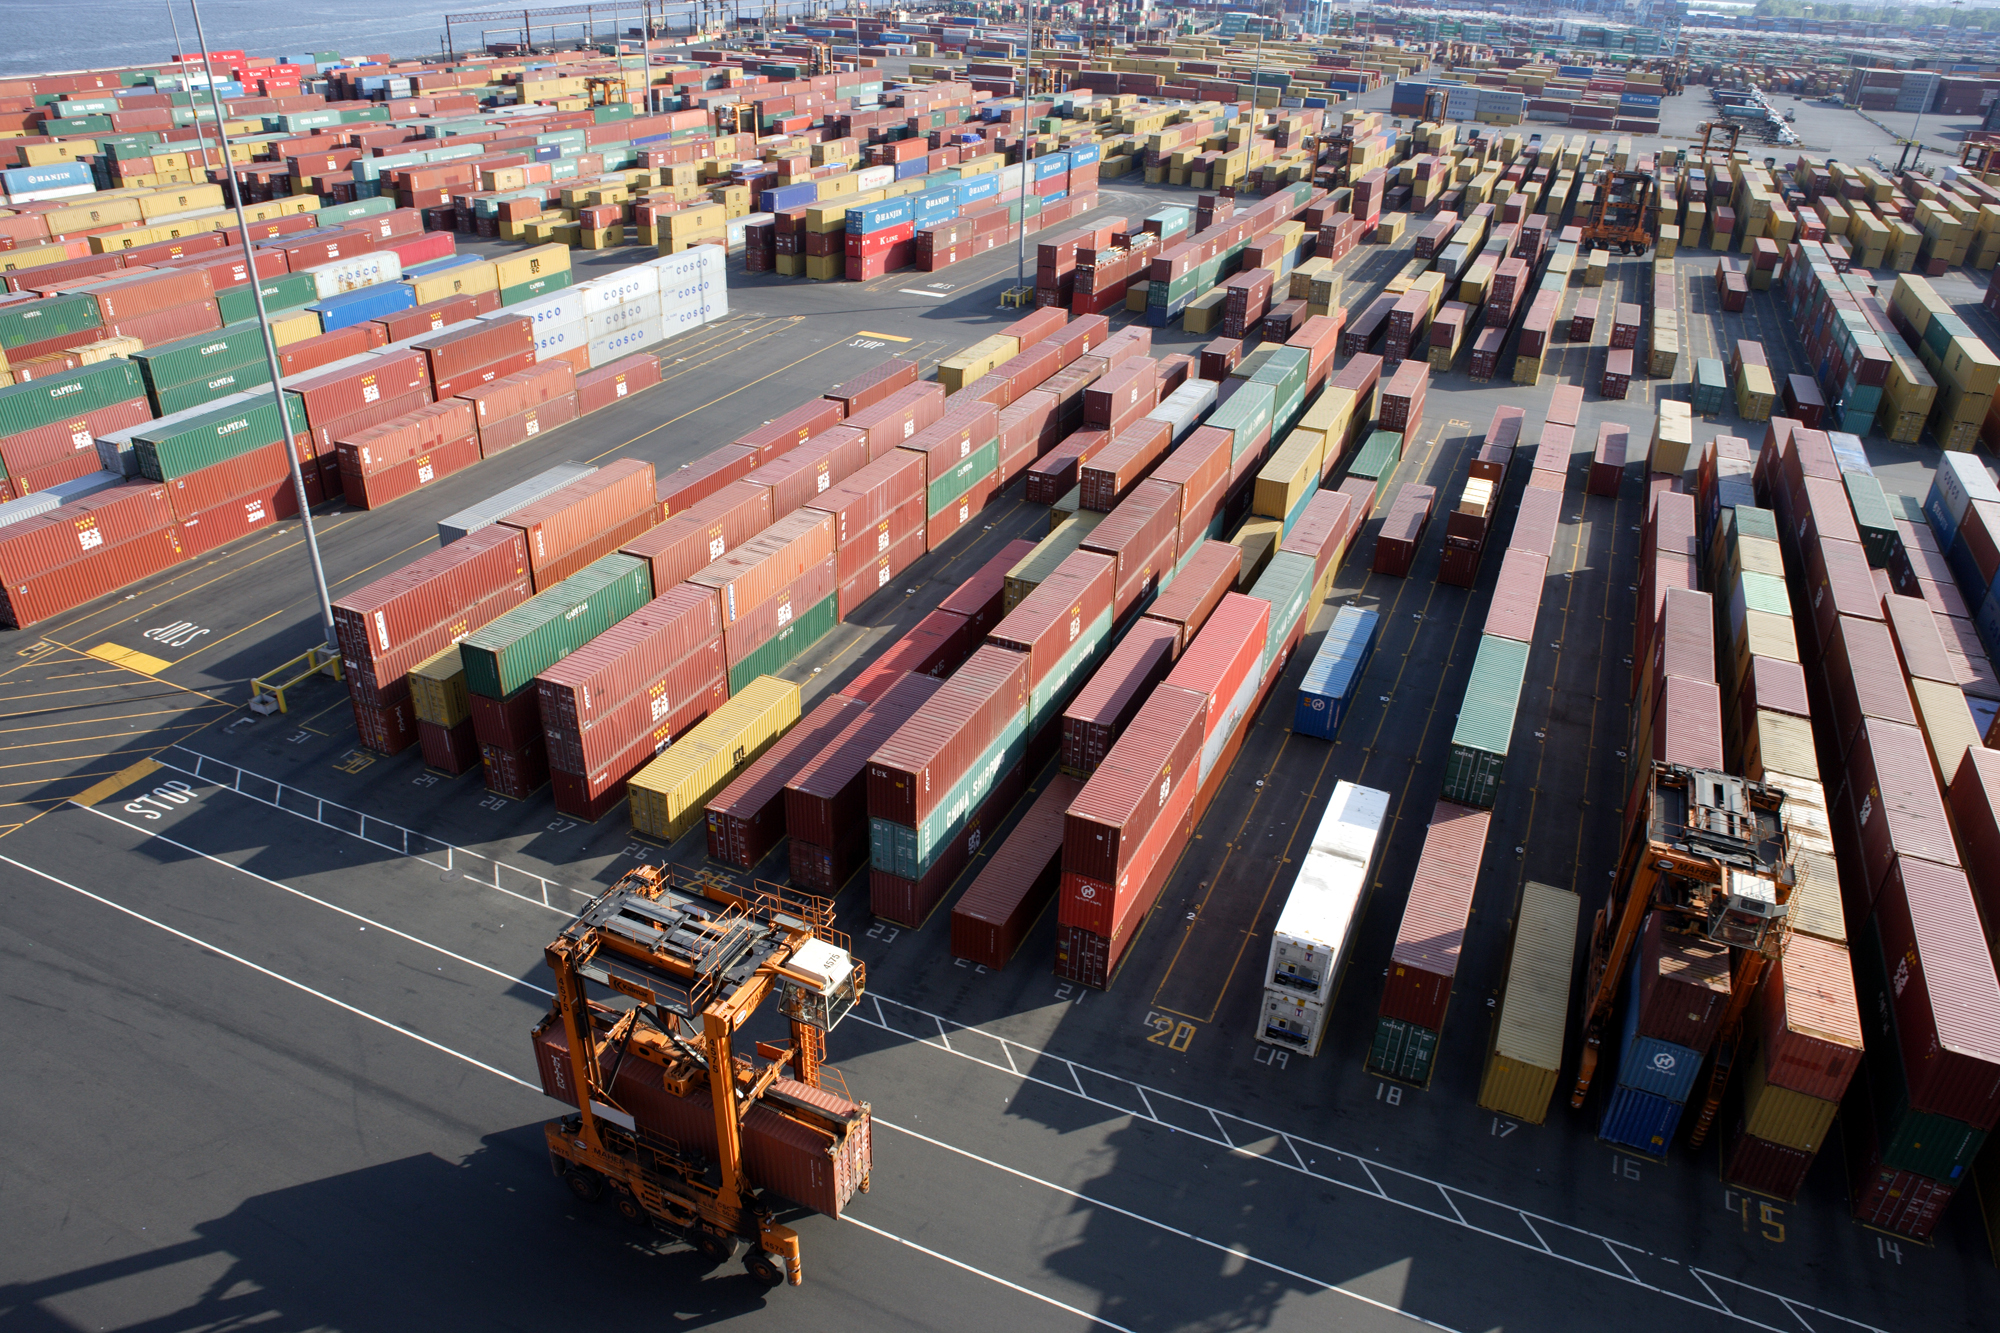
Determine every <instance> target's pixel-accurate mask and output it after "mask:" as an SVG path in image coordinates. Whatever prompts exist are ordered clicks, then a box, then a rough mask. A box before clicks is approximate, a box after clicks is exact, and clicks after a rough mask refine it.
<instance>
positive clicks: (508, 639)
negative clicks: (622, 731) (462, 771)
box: [459, 554, 653, 699]
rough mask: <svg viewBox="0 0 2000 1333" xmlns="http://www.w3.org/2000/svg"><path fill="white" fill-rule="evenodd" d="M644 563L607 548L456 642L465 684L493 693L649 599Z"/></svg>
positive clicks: (500, 694) (510, 689)
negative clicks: (587, 563)
mask: <svg viewBox="0 0 2000 1333" xmlns="http://www.w3.org/2000/svg"><path fill="white" fill-rule="evenodd" d="M652 595H653V578H652V574H651V572H650V571H649V570H648V569H647V568H646V566H645V563H644V562H643V561H640V560H638V559H636V558H634V557H632V556H629V555H618V554H612V555H607V556H605V557H603V558H602V559H601V560H598V561H596V562H595V563H593V564H592V565H590V566H589V567H588V568H586V569H584V570H583V571H582V572H581V573H578V574H576V575H575V576H573V577H571V578H568V579H565V580H563V581H562V582H561V583H559V584H557V585H556V586H555V587H553V588H550V589H549V590H548V591H547V592H545V593H541V594H539V595H537V596H536V597H534V598H532V599H531V600H529V601H528V602H525V603H523V604H522V605H521V606H519V607H517V608H515V609H514V610H512V611H509V612H508V613H507V614H506V615H504V616H502V617H500V618H499V619H498V620H495V621H494V622H492V623H491V624H489V625H486V626H484V627H482V628H480V629H477V630H474V631H473V632H472V633H470V634H468V635H466V636H465V638H464V639H463V640H462V641H461V642H460V644H459V649H460V652H461V654H462V655H463V657H464V660H465V681H466V687H467V688H468V689H470V690H471V691H472V692H473V693H474V694H483V695H486V696H488V697H489V698H494V699H499V698H504V697H506V696H507V695H510V694H512V693H514V691H516V690H518V689H520V688H522V687H523V686H525V685H527V684H528V683H529V682H530V681H532V680H534V678H535V677H536V676H538V675H540V674H541V673H542V672H543V671H545V670H547V669H548V668H549V667H552V666H554V665H555V664H556V663H557V662H559V661H561V660H562V659H563V658H565V657H567V656H569V655H570V654H571V653H573V652H575V651H576V650H577V649H579V648H581V647H583V645H584V644H586V643H588V642H590V640H592V639H594V638H596V637H597V636H598V635H599V634H602V633H603V632H604V631H605V630H607V629H609V628H611V627H612V626H613V625H615V624H617V623H618V622H619V621H621V620H623V619H624V618H625V617H626V616H629V615H631V614H632V613H633V612H634V611H636V610H638V609H639V608H640V607H642V606H644V605H645V604H646V603H647V602H648V601H650V600H652Z"/></svg>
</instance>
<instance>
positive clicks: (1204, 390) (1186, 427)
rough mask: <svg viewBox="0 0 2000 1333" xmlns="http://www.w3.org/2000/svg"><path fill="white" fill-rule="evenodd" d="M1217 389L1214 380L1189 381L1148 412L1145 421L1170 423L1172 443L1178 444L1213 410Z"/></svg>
mask: <svg viewBox="0 0 2000 1333" xmlns="http://www.w3.org/2000/svg"><path fill="white" fill-rule="evenodd" d="M1219 387H1220V386H1218V385H1217V384H1216V382H1215V381H1214V380H1189V381H1188V382H1187V383H1185V384H1183V385H1181V387H1180V388H1178V389H1175V390H1174V391H1173V392H1172V393H1170V394H1168V395H1167V397H1166V400H1165V401H1164V402H1162V403H1161V404H1160V405H1159V406H1158V407H1156V408H1154V409H1153V410H1152V411H1150V412H1148V413H1147V414H1146V419H1147V420H1148V421H1165V422H1168V423H1170V424H1171V425H1172V426H1173V428H1174V443H1175V444H1179V443H1180V442H1181V440H1182V438H1184V437H1185V436H1186V435H1187V433H1188V432H1189V431H1191V430H1193V429H1194V428H1195V427H1196V426H1199V425H1200V424H1201V423H1202V420H1203V418H1205V417H1207V416H1208V414H1209V412H1210V411H1212V410H1213V409H1214V407H1215V395H1216V391H1217V389H1218V388H1219Z"/></svg>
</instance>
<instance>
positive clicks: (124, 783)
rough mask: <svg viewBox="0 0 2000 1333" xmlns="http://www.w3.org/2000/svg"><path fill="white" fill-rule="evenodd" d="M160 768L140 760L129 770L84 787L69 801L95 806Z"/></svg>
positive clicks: (156, 764) (152, 762) (149, 761)
mask: <svg viewBox="0 0 2000 1333" xmlns="http://www.w3.org/2000/svg"><path fill="white" fill-rule="evenodd" d="M160 767H161V765H159V764H158V763H156V762H154V761H153V760H151V759H141V760H140V761H139V762H138V763H136V764H134V765H132V766H131V767H130V768H125V769H120V770H119V771H118V772H116V773H113V774H112V775H111V776H110V777H108V778H106V779H104V781H102V782H100V783H97V784H96V785H94V786H90V787H85V788H84V789H83V790H82V791H80V792H78V793H77V794H76V795H74V796H72V797H70V800H72V801H74V802H76V803H77V804H78V805H96V804H97V803H98V802H99V801H101V800H103V799H104V798H105V797H107V796H109V795H111V794H112V793H113V792H119V791H123V790H125V788H127V787H129V786H131V785H132V784H133V783H135V782H141V781H143V780H145V779H146V778H149V777H151V776H152V775H153V774H154V773H157V772H158V771H159V770H160Z"/></svg>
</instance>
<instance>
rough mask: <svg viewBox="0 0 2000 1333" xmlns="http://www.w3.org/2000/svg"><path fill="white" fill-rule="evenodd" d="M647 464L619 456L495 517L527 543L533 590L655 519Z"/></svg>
mask: <svg viewBox="0 0 2000 1333" xmlns="http://www.w3.org/2000/svg"><path fill="white" fill-rule="evenodd" d="M655 489H656V483H655V482H654V479H653V465H652V464H651V463H642V462H639V461H638V460H636V459H630V458H623V459H620V460H618V461H617V462H615V463H607V464H605V465H604V466H603V467H601V468H599V469H598V470H597V471H595V472H593V473H591V474H590V475H589V476H587V477H580V478H578V479H577V480H575V481H573V482H571V483H570V484H569V485H567V486H564V487H563V488H562V489H561V490H558V491H551V492H550V493H549V494H547V495H545V496H543V497H542V498H541V499H539V500H535V501H532V502H530V503H529V504H526V505H523V506H522V507H521V508H519V509H517V510H515V511H514V512H513V513H511V514H508V515H506V516H504V517H503V518H501V519H500V520H499V522H500V523H502V524H503V525H505V526H507V527H510V528H518V529H519V530H520V531H521V533H522V534H523V535H524V536H525V537H526V538H527V541H528V560H529V566H530V569H531V570H532V571H533V573H534V578H535V590H536V591H537V592H539V591H541V590H542V589H544V588H547V587H551V586H553V585H555V584H557V583H560V582H562V581H563V580H564V579H566V578H568V577H569V576H570V575H572V574H574V573H576V572H577V571H578V570H580V569H582V568H583V567H584V566H586V565H588V564H590V563H592V562H593V561H595V560H596V559H597V558H598V557H600V556H602V555H605V554H607V553H608V552H611V551H616V550H618V549H619V548H620V547H622V546H623V545H625V543H626V542H628V541H630V540H631V539H632V538H634V537H637V536H638V535H639V534H640V533H642V532H645V531H646V530H647V529H649V528H651V527H652V526H653V525H654V524H655V523H657V522H659V511H660V505H659V501H658V500H657V499H656V498H655Z"/></svg>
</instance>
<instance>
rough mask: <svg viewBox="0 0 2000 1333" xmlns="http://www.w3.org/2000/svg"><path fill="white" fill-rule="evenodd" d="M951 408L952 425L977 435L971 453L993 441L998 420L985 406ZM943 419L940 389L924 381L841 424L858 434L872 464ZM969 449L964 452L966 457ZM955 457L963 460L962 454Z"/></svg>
mask: <svg viewBox="0 0 2000 1333" xmlns="http://www.w3.org/2000/svg"><path fill="white" fill-rule="evenodd" d="M952 407H953V408H954V409H955V411H954V413H953V416H954V420H955V423H956V424H957V425H959V426H960V427H962V428H963V429H965V430H967V431H968V432H977V435H976V438H974V439H973V440H972V446H971V449H977V448H979V447H980V446H982V445H984V444H985V443H986V442H987V441H988V440H990V439H992V438H993V436H994V434H995V433H996V430H997V425H996V423H997V422H998V420H999V417H998V414H997V413H995V412H994V411H993V409H992V408H991V407H990V406H989V405H987V404H984V403H975V402H972V401H970V400H968V401H967V402H965V403H963V404H960V403H956V402H954V403H953V404H952ZM968 409H970V410H968ZM944 416H945V395H944V385H942V384H939V383H938V382H937V381H936V380H924V381H921V382H919V383H916V384H911V385H908V386H906V387H904V388H901V389H898V390H896V392H894V393H892V394H890V395H889V396H888V397H886V398H884V399H883V400H882V401H881V402H879V403H876V404H874V405H872V406H870V407H865V408H861V409H858V410H857V411H854V412H851V413H849V414H848V417H847V420H845V421H844V422H842V423H841V424H842V425H843V426H846V427H848V428H850V429H853V430H857V431H859V432H861V436H862V439H863V441H864V447H865V449H866V451H867V455H868V460H869V461H871V462H872V461H873V460H875V459H877V458H880V457H881V456H882V455H883V454H886V453H888V452H889V450H891V449H894V448H897V447H899V446H902V445H911V444H914V442H915V441H916V439H917V437H918V435H919V434H920V433H923V432H926V431H927V430H928V429H929V428H930V427H932V426H934V425H936V424H937V423H938V422H939V420H940V419H941V418H943V417H944ZM946 433H947V434H949V433H950V432H949V431H947V432H946ZM971 449H968V450H967V451H966V452H967V453H970V452H971ZM925 452H928V450H926V451H925ZM959 457H961V458H962V457H964V454H960V455H959Z"/></svg>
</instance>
